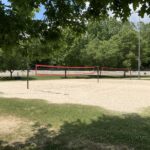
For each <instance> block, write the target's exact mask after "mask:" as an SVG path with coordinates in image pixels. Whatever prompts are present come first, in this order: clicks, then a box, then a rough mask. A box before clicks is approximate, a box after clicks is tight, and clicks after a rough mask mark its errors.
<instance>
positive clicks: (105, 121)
mask: <svg viewBox="0 0 150 150" xmlns="http://www.w3.org/2000/svg"><path fill="white" fill-rule="evenodd" d="M149 149H150V118H149V117H141V116H139V115H137V114H128V115H122V116H108V115H104V116H102V117H100V118H97V119H96V120H91V123H85V122H81V121H80V120H77V121H75V122H72V123H69V122H64V124H63V125H62V126H61V128H60V131H59V132H56V131H53V130H50V128H48V127H40V128H38V130H37V131H36V133H35V134H34V135H33V136H32V137H30V138H28V139H27V140H26V141H25V142H24V143H19V142H18V143H13V144H11V145H9V144H8V143H7V142H5V141H1V142H0V150H149Z"/></svg>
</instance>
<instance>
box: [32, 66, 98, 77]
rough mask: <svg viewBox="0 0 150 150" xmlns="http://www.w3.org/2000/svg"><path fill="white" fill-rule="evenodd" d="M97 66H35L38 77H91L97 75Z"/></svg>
mask: <svg viewBox="0 0 150 150" xmlns="http://www.w3.org/2000/svg"><path fill="white" fill-rule="evenodd" d="M96 74H97V68H96V67H95V66H50V65H41V64H37V65H36V66H35V75H36V76H64V77H67V76H89V75H96Z"/></svg>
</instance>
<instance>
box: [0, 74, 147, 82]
mask: <svg viewBox="0 0 150 150" xmlns="http://www.w3.org/2000/svg"><path fill="white" fill-rule="evenodd" d="M130 78H131V79H137V76H132V77H130V76H126V77H123V76H101V77H100V79H130ZM55 79H97V76H96V75H91V76H90V75H89V76H88V75H84V76H68V77H67V78H65V77H64V76H30V77H29V80H55ZM149 79H150V76H141V80H149ZM25 80H27V78H26V77H12V78H10V77H0V81H25Z"/></svg>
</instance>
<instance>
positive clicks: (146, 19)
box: [2, 0, 150, 24]
mask: <svg viewBox="0 0 150 150" xmlns="http://www.w3.org/2000/svg"><path fill="white" fill-rule="evenodd" d="M2 2H3V3H5V4H7V5H9V3H8V1H7V0H2ZM43 12H44V7H43V6H41V7H40V12H39V13H36V15H35V18H36V19H43ZM129 20H130V21H131V22H134V23H135V24H137V23H138V22H139V20H140V21H142V22H145V23H150V17H149V16H148V15H145V16H144V18H140V17H139V16H138V14H137V13H135V12H133V14H132V15H131V16H130V18H129Z"/></svg>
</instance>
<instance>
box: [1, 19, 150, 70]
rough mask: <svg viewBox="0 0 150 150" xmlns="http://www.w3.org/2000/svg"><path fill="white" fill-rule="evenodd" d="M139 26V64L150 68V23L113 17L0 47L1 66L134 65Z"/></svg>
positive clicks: (10, 67) (15, 67)
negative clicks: (76, 29) (49, 36)
mask: <svg viewBox="0 0 150 150" xmlns="http://www.w3.org/2000/svg"><path fill="white" fill-rule="evenodd" d="M139 29H140V45H141V68H142V69H149V68H150V24H145V23H142V22H140V23H139V24H138V25H134V24H133V23H130V22H125V23H122V22H121V21H117V20H116V19H114V18H107V19H105V20H100V21H90V22H88V23H87V25H86V29H85V32H82V33H79V32H73V31H72V30H71V29H69V28H64V29H61V30H62V33H61V36H60V37H59V38H53V40H47V41H45V40H42V38H39V37H38V38H35V37H34V38H30V40H25V41H23V40H22V41H20V42H19V43H18V44H17V45H11V46H10V47H9V46H8V45H7V46H5V47H2V48H1V49H0V70H1V71H6V70H8V71H10V73H12V72H13V70H16V69H26V68H27V65H28V63H29V65H30V68H34V66H35V64H36V63H41V64H49V65H67V66H86V65H88V66H89V65H90V66H108V67H116V68H120V67H121V68H122V67H126V68H131V69H134V70H136V69H137V64H138V63H137V59H138V48H139Z"/></svg>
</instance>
